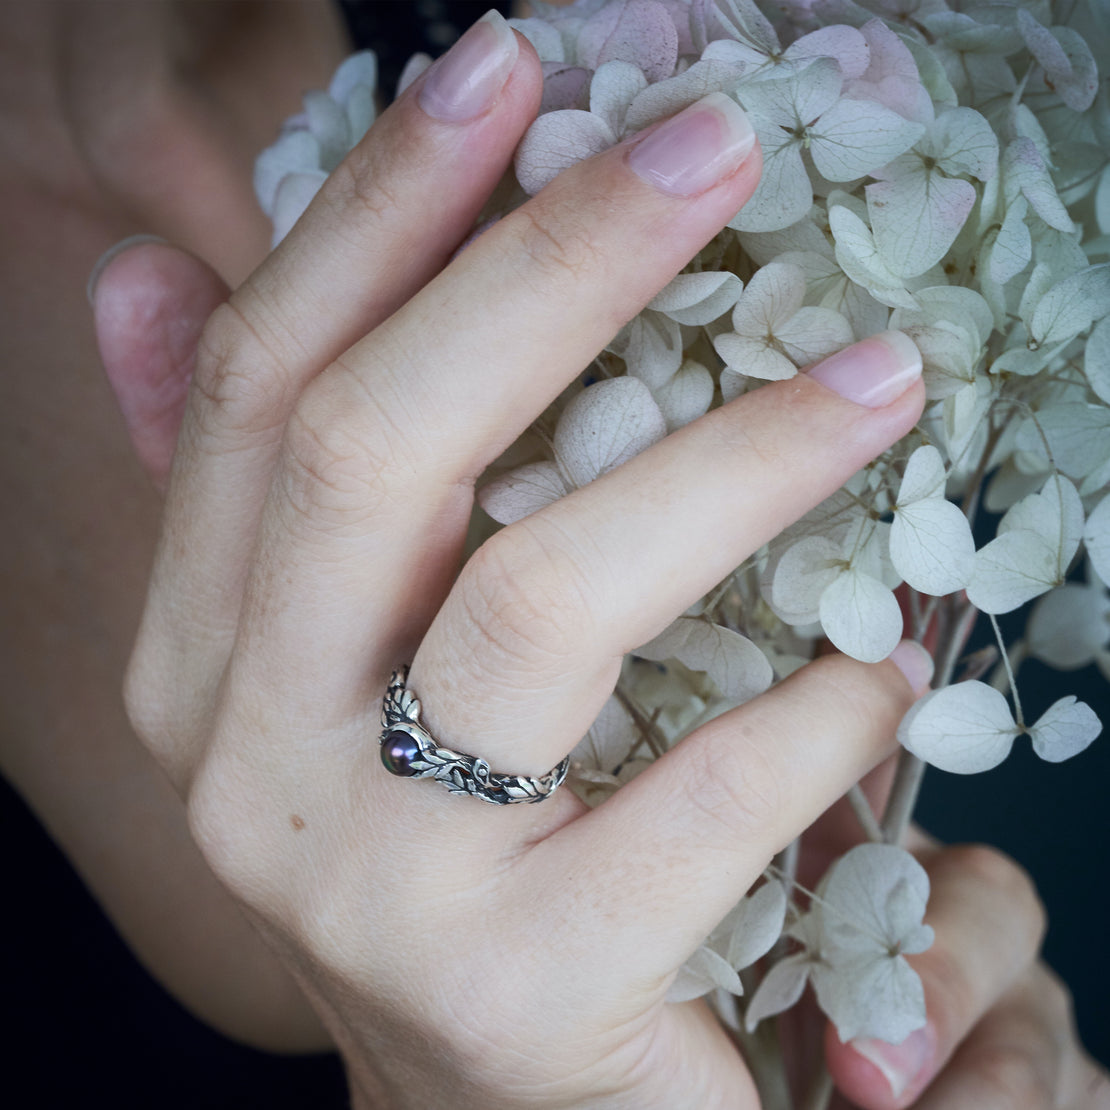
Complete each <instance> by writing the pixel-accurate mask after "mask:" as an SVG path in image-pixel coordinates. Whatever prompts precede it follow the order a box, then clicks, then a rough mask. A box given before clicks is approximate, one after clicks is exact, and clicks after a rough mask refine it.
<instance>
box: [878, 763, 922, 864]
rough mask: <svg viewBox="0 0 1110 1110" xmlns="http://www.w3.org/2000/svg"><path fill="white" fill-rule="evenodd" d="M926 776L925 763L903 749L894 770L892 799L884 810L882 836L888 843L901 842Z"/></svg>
mask: <svg viewBox="0 0 1110 1110" xmlns="http://www.w3.org/2000/svg"><path fill="white" fill-rule="evenodd" d="M924 778H925V764H924V762H922V760H920V759H918V758H917V756H916V755H914V754H913V752H910V751H903V752H902V753H901V754H900V755H899V756H898V769H897V770H896V771H895V772H894V786H893V787H892V788H891V791H890V800H889V801H888V802H887V805H886V809H885V810H884V811H883V820H882V825H881V829H882V837H883V841H884V842H885V843H887V844H899V843H900V842H901V840H902V836H903V835H904V834H905V831H906V826H907V825H908V824H909V823H910V817H911V816H912V814H913V807H914V806H915V805H916V804H917V796H918V794H920V793H921V783H922V781H923V780H924Z"/></svg>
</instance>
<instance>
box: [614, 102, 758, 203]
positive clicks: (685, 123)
mask: <svg viewBox="0 0 1110 1110" xmlns="http://www.w3.org/2000/svg"><path fill="white" fill-rule="evenodd" d="M753 146H755V132H754V131H753V130H752V125H751V123H750V122H749V121H748V117H747V116H746V115H745V114H744V110H743V108H741V107H740V106H739V105H738V104H737V103H736V102H735V101H734V100H730V99H729V98H728V97H727V96H725V94H724V93H719V92H715V93H710V94H709V95H708V96H704V97H702V99H701V100H699V101H698V102H697V103H696V104H691V105H690V107H689V108H686V109H684V110H683V111H681V112H679V113H678V115H677V116H675V117H674V118H673V119H669V120H667V122H666V123H664V124H663V125H662V126H660V127H657V128H656V129H655V130H654V131H652V132H651V133H650V134H649V135H647V136H646V137H645V138H643V139H641V140H640V142H638V143H637V144H636V145H635V146H634V147H632V149H631V151H630V152H629V155H628V164H629V166H630V167H631V168H632V172H633V173H635V174H637V175H638V176H639V177H642V178H643V179H644V180H645V181H647V182H649V183H650V184H652V185H654V186H655V187H656V188H657V189H658V190H659V191H660V192H663V193H666V194H668V195H669V196H672V197H692V196H696V195H697V194H698V193H704V192H705V190H706V189H710V188H712V187H713V186H714V185H716V184H717V182H718V181H723V180H724V179H725V178H726V177H730V176H731V175H732V174H733V173H735V172H736V170H737V169H738V168H739V166H740V163H741V162H743V161H744V159H745V158H746V157H747V156H748V154H749V153H750V152H751V149H752V147H753Z"/></svg>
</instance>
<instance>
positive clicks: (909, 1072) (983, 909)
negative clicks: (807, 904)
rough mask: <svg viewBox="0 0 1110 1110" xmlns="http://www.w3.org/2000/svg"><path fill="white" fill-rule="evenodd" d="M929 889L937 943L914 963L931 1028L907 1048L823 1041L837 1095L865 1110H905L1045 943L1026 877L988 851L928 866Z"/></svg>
mask: <svg viewBox="0 0 1110 1110" xmlns="http://www.w3.org/2000/svg"><path fill="white" fill-rule="evenodd" d="M925 867H926V870H927V871H928V872H929V877H930V880H931V883H932V893H931V896H930V899H929V909H928V912H927V914H926V918H925V920H926V922H927V923H928V924H930V925H931V926H932V927H933V929H934V930H935V934H936V939H935V940H934V942H933V946H932V947H931V948H930V949H928V950H927V951H926V952H923V953H921V954H920V955H918V956H914V957H913V958H912V959H911V961H910V962H911V963H912V964H913V966H914V968H915V970H916V971H917V972H918V974H919V975H920V976H921V981H922V985H923V987H924V990H925V1009H926V1013H927V1014H928V1018H929V1021H928V1024H927V1025H926V1026H925V1027H924V1028H923V1029H921V1030H919V1031H918V1032H916V1033H911V1034H910V1036H909V1037H908V1038H907V1039H906V1040H905V1041H904V1042H903V1043H902V1044H900V1045H888V1044H886V1043H885V1042H883V1041H877V1040H870V1041H855V1042H852V1043H850V1044H841V1043H840V1041H839V1040H838V1039H837V1038H836V1036H835V1034H834V1033H831V1032H830V1034H829V1036H828V1037H827V1038H826V1055H827V1058H828V1062H829V1068H830V1070H831V1072H832V1074H833V1076H834V1078H835V1079H836V1081H837V1086H838V1087H839V1088H840V1090H841V1091H843V1092H844V1094H846V1095H847V1096H848V1097H849V1098H850V1099H851V1100H853V1101H855V1102H856V1103H858V1105H859V1106H861V1107H863V1108H864V1110H893V1108H900V1107H903V1106H908V1105H910V1104H912V1103H913V1100H914V1099H915V1098H916V1097H917V1096H918V1095H919V1094H920V1093H921V1091H922V1090H923V1089H924V1088H925V1087H926V1086H927V1085H928V1084H929V1082H930V1081H931V1080H932V1079H933V1077H934V1076H936V1075H937V1073H938V1072H939V1071H940V1070H941V1069H942V1068H943V1066H944V1064H945V1061H946V1060H948V1059H949V1057H950V1056H951V1055H952V1053H953V1052H954V1051H955V1050H956V1047H957V1045H959V1044H960V1043H961V1042H962V1041H963V1040H964V1039H965V1037H967V1035H968V1033H969V1031H970V1030H971V1029H972V1028H973V1027H974V1026H976V1025H977V1024H978V1023H979V1022H980V1021H981V1020H982V1019H983V1017H984V1015H985V1014H987V1013H988V1012H989V1011H990V1010H991V1009H992V1008H993V1007H994V1006H995V1004H996V1003H997V1002H998V1000H999V999H1000V998H1001V997H1002V996H1003V995H1004V994H1005V993H1006V992H1007V991H1008V990H1010V988H1011V987H1012V986H1013V985H1014V983H1015V982H1016V981H1017V980H1018V979H1019V978H1021V977H1022V976H1024V975H1026V974H1028V971H1029V969H1030V967H1031V965H1032V963H1033V961H1034V959H1035V958H1036V954H1037V951H1038V949H1039V947H1040V943H1041V939H1042V937H1043V935H1044V928H1045V916H1044V909H1043V907H1042V906H1041V903H1040V901H1039V899H1038V898H1037V895H1036V891H1035V889H1034V887H1033V884H1032V883H1031V881H1030V879H1029V877H1028V876H1027V875H1026V873H1025V872H1024V871H1023V870H1022V869H1021V868H1020V867H1018V866H1017V864H1015V863H1014V862H1013V861H1012V860H1010V859H1008V858H1007V857H1006V856H1003V855H1002V854H1001V853H999V852H996V851H995V850H994V849H991V848H985V847H977V846H973V847H959V848H947V849H944V850H942V851H939V852H937V853H936V854H935V855H933V856H931V857H927V858H926V859H925Z"/></svg>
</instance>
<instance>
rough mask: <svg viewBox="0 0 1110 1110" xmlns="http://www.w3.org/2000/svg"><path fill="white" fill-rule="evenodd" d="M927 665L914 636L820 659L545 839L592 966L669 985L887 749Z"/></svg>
mask: <svg viewBox="0 0 1110 1110" xmlns="http://www.w3.org/2000/svg"><path fill="white" fill-rule="evenodd" d="M931 675H932V663H931V660H929V658H928V656H927V655H926V654H925V653H924V651H922V649H920V648H919V647H917V645H915V644H912V643H904V644H903V645H901V647H900V648H899V649H898V650H897V651H896V652H895V654H894V656H893V657H892V658H891V659H890V660H887V661H884V662H882V663H878V664H866V663H860V662H858V661H856V660H854V659H850V658H848V657H847V656H842V655H833V656H827V657H824V658H822V659H819V660H817V661H816V662H814V663H811V664H810V665H809V666H807V667H805V668H803V669H802V670H801V671H798V672H797V673H795V674H794V675H792V676H791V677H790V678H788V679H787V680H786V681H784V682H782V683H781V684H779V685H778V686H775V687H773V688H772V689H771V690H770V691H769V692H768V693H766V694H763V695H762V696H760V697H758V698H756V699H755V700H754V701H751V702H748V703H747V704H746V705H744V706H741V707H740V708H738V709H735V710H732V711H731V712H729V713H726V714H724V715H722V716H721V717H718V718H716V719H714V720H713V721H711V722H709V723H708V724H706V725H703V726H702V727H701V728H699V729H698V730H697V731H696V732H694V733H693V734H692V735H691V736H689V737H687V738H686V739H685V740H683V741H682V743H680V744H679V745H678V746H677V747H676V748H674V749H673V750H672V751H670V752H668V753H667V754H666V755H665V756H663V757H662V758H661V759H659V760H657V761H656V762H655V763H653V764H652V765H651V766H650V767H649V768H648V769H647V770H645V771H644V772H642V773H641V774H640V775H638V776H637V777H636V778H635V779H633V780H632V781H631V782H630V783H628V784H626V785H625V786H623V787H622V788H621V789H620V790H618V791H617V792H616V794H615V795H613V797H611V798H610V799H608V800H607V801H606V802H605V803H604V804H603V805H601V806H599V807H598V808H597V809H594V810H592V811H591V812H590V813H588V814H586V815H584V816H582V817H580V818H579V819H578V820H577V821H574V822H572V823H571V824H568V825H567V826H565V827H564V828H562V829H560V830H559V831H558V832H556V833H555V834H554V835H553V836H551V837H549V838H548V839H547V840H545V841H544V842H542V843H541V844H538V845H536V847H535V848H533V849H532V850H531V851H530V853H529V855H528V867H529V869H530V872H531V873H532V874H534V875H536V876H538V877H539V879H540V880H541V881H542V882H543V883H544V884H545V885H547V886H548V887H549V888H550V889H557V890H559V891H560V898H561V899H562V898H565V899H566V901H567V904H568V905H571V906H573V907H574V910H573V915H572V916H573V924H571V925H570V928H571V929H572V930H574V931H575V933H576V935H578V936H579V939H580V940H581V949H582V951H583V952H586V953H588V954H589V955H588V957H587V958H586V962H585V963H584V964H583V967H584V974H585V975H586V976H587V977H593V978H596V977H605V976H611V977H613V978H611V979H610V980H609V981H614V979H615V980H616V981H618V982H624V983H625V984H627V983H628V982H629V980H630V979H631V981H633V982H638V983H640V984H644V983H648V984H654V985H655V987H656V989H658V988H659V986H660V984H662V985H663V986H665V985H666V982H667V975H668V973H669V972H673V970H674V969H675V968H676V967H678V966H680V965H681V964H682V963H683V962H684V961H685V960H686V959H687V958H688V957H689V955H690V954H691V953H692V952H693V951H694V949H695V948H696V947H697V946H698V945H699V944H700V943H702V941H703V940H704V938H705V937H706V936H707V935H708V934H709V932H710V931H711V930H712V929H713V928H714V927H715V926H716V925H717V924H718V923H719V922H720V921H721V919H722V918H723V917H724V916H725V914H726V913H727V912H728V911H729V910H730V909H732V908H733V906H735V904H736V902H737V901H739V899H740V897H741V895H743V894H744V893H745V892H746V891H747V890H748V889H749V888H750V887H751V885H752V884H753V883H754V882H755V881H756V879H758V877H759V876H760V875H761V874H762V872H763V870H764V868H765V867H766V866H767V864H768V863H769V862H770V861H771V859H772V857H773V856H774V855H775V853H776V852H778V851H779V850H781V849H782V848H783V847H784V846H785V845H786V844H788V843H790V841H792V840H793V839H794V838H795V837H796V836H798V835H799V834H800V833H801V832H802V830H803V829H805V828H806V827H807V826H808V825H809V824H810V823H811V822H812V821H813V819H814V817H815V816H816V815H817V814H819V813H820V812H822V811H823V810H824V809H826V808H827V807H828V806H829V805H830V804H831V803H832V802H833V801H834V800H835V799H836V798H837V797H839V796H840V795H841V794H843V793H844V791H845V790H847V788H848V786H849V785H851V783H853V782H855V781H857V780H858V779H859V778H860V777H861V776H862V775H864V774H865V773H866V772H867V771H868V770H870V769H871V768H872V767H874V766H875V765H876V764H877V763H878V762H879V761H880V760H882V759H883V758H884V757H885V756H886V755H888V754H889V753H890V751H891V749H892V747H893V745H894V740H893V736H894V732H895V729H896V728H897V724H898V721H899V720H900V719H901V717H902V715H903V714H904V713H905V711H906V710H907V709H908V708H909V706H910V705H911V704H912V703H913V700H914V698H915V697H916V696H919V695H920V694H921V693H923V692H924V690H925V689H926V688H927V687H928V683H929V679H930V677H931ZM584 861H591V862H589V863H588V864H587V863H585V862H584ZM531 893H532V894H533V895H536V896H538V891H533V892H531ZM525 901H527V896H525Z"/></svg>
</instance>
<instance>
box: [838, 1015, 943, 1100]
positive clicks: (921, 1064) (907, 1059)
mask: <svg viewBox="0 0 1110 1110" xmlns="http://www.w3.org/2000/svg"><path fill="white" fill-rule="evenodd" d="M936 1045H937V1036H936V1031H935V1030H934V1029H933V1027H932V1025H931V1024H930V1025H926V1026H924V1027H923V1028H921V1029H918V1030H917V1031H916V1032H913V1033H911V1034H910V1035H909V1036H908V1037H907V1038H906V1039H905V1040H904V1041H903V1042H902V1043H901V1044H887V1043H886V1041H879V1040H858V1041H852V1047H853V1048H854V1049H855V1050H856V1052H858V1053H859V1054H860V1055H861V1056H862V1057H863V1058H864V1059H865V1060H867V1061H868V1062H869V1063H871V1064H874V1065H875V1067H876V1068H878V1069H879V1071H880V1072H882V1074H883V1078H884V1079H886V1081H887V1083H889V1084H890V1090H891V1092H892V1094H893V1095H894V1097H895V1098H896V1099H901V1098H902V1096H903V1095H905V1094H906V1092H907V1091H910V1090H915V1089H916V1088H917V1086H918V1084H923V1082H924V1081H925V1079H927V1078H928V1075H929V1071H930V1069H931V1068H932V1064H933V1059H934V1057H935V1055H936Z"/></svg>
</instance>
